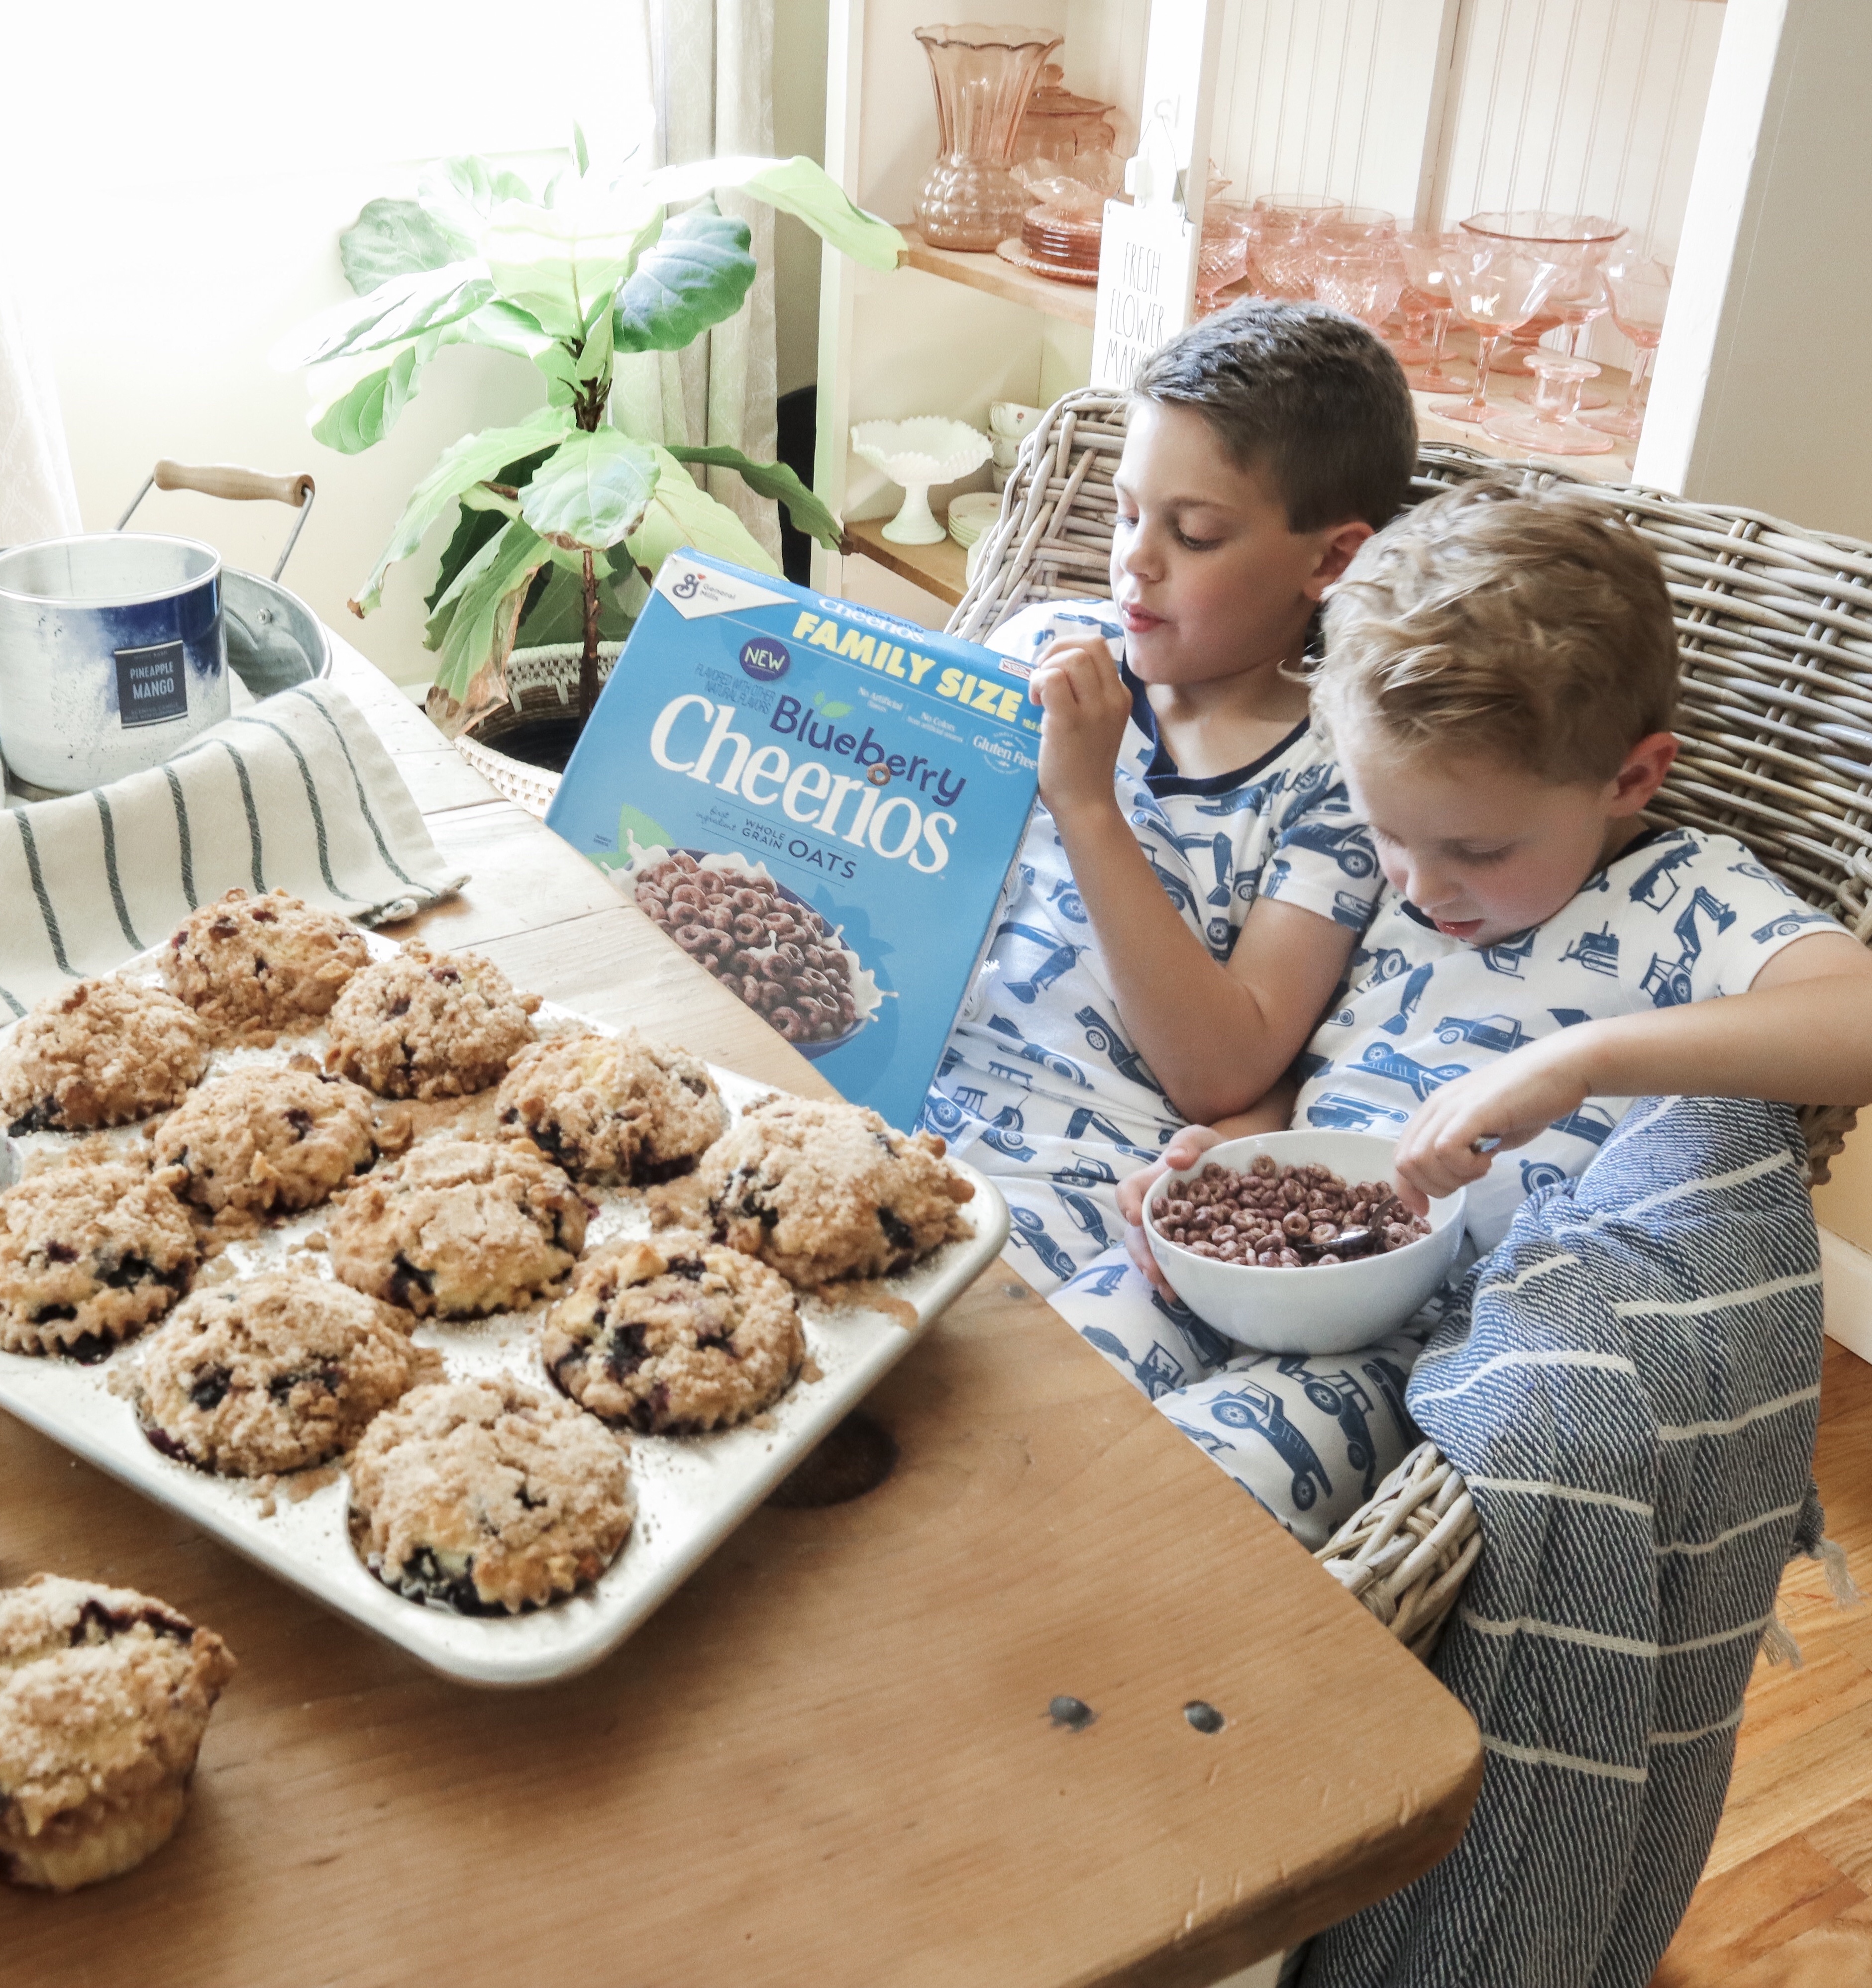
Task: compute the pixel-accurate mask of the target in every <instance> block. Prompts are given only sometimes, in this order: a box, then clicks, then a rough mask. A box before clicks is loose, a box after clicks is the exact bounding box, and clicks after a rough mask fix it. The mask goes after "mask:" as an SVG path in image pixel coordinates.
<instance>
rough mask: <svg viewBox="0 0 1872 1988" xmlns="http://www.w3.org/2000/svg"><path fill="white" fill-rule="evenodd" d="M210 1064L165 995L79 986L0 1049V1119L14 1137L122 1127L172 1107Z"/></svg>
mask: <svg viewBox="0 0 1872 1988" xmlns="http://www.w3.org/2000/svg"><path fill="white" fill-rule="evenodd" d="M207 1067H208V1031H207V1030H206V1029H205V1028H204V1027H203V1026H201V1022H200V1020H199V1019H198V1018H197V1016H195V1013H194V1011H193V1010H192V1009H189V1008H186V1007H184V1006H183V1004H182V1003H181V1002H180V1001H178V1000H177V999H176V998H175V996H174V995H173V994H165V993H164V992H163V991H162V989H161V988H160V987H139V986H134V985H133V983H132V982H130V981H127V980H116V979H111V978H110V976H109V975H103V976H100V978H98V979H93V980H80V981H77V982H74V983H73V985H72V986H69V987H67V988H66V989H63V991H62V992H59V993H56V994H49V995H48V996H46V999H44V1000H43V1001H42V1002H39V1005H38V1006H36V1007H35V1008H34V1009H32V1012H31V1013H29V1015H27V1016H26V1017H25V1019H24V1020H23V1021H22V1022H21V1023H20V1024H19V1026H18V1027H17V1028H15V1029H14V1031H13V1033H12V1037H11V1038H10V1040H8V1042H7V1043H5V1045H4V1046H0V1120H4V1121H5V1123H6V1127H7V1129H8V1131H10V1132H13V1133H16V1134H17V1133H24V1132H90V1131H96V1130H97V1129H98V1128H100V1127H102V1126H105V1125H128V1124H132V1123H133V1122H134V1121H136V1120H137V1119H139V1118H147V1117H149V1115H150V1114H151V1112H153V1111H166V1110H168V1107H170V1106H171V1104H180V1103H181V1100H182V1097H183V1095H184V1093H185V1092H186V1091H187V1090H188V1087H189V1086H190V1085H191V1084H193V1083H194V1082H195V1080H196V1078H197V1077H199V1076H200V1075H201V1073H202V1071H203V1070H205V1069H206V1068H207Z"/></svg>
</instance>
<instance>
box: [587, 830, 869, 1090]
mask: <svg viewBox="0 0 1872 1988" xmlns="http://www.w3.org/2000/svg"><path fill="white" fill-rule="evenodd" d="M619 874H620V875H621V876H622V877H624V878H625V879H626V880H627V881H628V883H629V885H630V888H631V894H632V896H633V897H634V898H635V900H636V901H637V906H638V910H640V911H642V912H643V913H644V914H645V915H646V916H647V917H648V918H651V919H652V921H654V922H655V924H656V925H658V926H660V927H661V928H662V930H663V931H665V932H667V933H668V934H669V936H670V937H671V938H672V939H674V940H675V942H676V943H677V945H679V946H681V947H682V950H683V951H684V952H686V953H687V954H688V955H689V957H690V958H692V959H693V960H694V961H695V962H696V964H697V965H699V966H703V967H706V969H708V971H709V972H710V973H712V974H713V975H714V976H715V978H716V979H717V980H719V981H720V982H721V983H722V985H723V986H724V987H726V988H727V989H729V991H730V992H731V993H733V994H735V995H736V996H739V998H740V999H741V1000H742V1001H743V1002H746V1005H747V1006H749V1007H750V1008H752V1009H753V1010H754V1011H755V1012H756V1013H757V1014H759V1015H761V1016H764V1017H765V1019H767V1021H768V1022H769V1023H771V1024H772V1026H774V1028H775V1029H777V1030H778V1031H779V1032H780V1034H781V1035H783V1036H785V1037H786V1039H787V1041H788V1042H790V1043H792V1044H793V1046H794V1048H795V1049H797V1050H799V1052H800V1053H801V1055H802V1056H804V1057H809V1058H812V1059H814V1060H817V1059H818V1057H823V1056H828V1055H829V1054H830V1053H831V1052H832V1051H833V1050H836V1049H841V1048H843V1047H844V1046H845V1044H846V1043H848V1042H850V1041H851V1039H852V1037H853V1036H855V1035H856V1034H857V1033H858V1031H859V1029H862V1028H863V1027H864V1026H865V1023H867V1022H868V1021H870V1020H871V1019H872V1018H873V1017H874V1016H875V1015H876V1014H877V1012H878V1009H880V1008H881V1007H882V1006H883V1005H884V996H883V993H882V990H881V989H879V987H878V982H877V979H876V976H875V975H873V974H872V972H871V970H870V969H868V967H867V966H866V965H865V963H864V962H863V961H862V960H861V959H860V958H858V955H857V954H856V953H855V952H853V951H852V950H851V947H850V946H848V945H846V944H845V937H844V933H843V930H842V928H834V927H832V926H831V925H828V924H827V923H826V921H825V919H824V917H823V916H821V914H820V913H819V912H818V911H816V910H814V908H813V907H812V906H811V904H808V903H807V901H806V900H805V899H804V898H802V897H801V895H800V894H799V893H798V892H797V891H790V890H789V889H788V888H787V886H786V885H785V884H782V883H779V882H777V881H775V879H774V877H771V876H770V875H769V874H768V873H767V866H766V864H763V863H750V861H749V860H747V858H746V857H744V856H740V855H736V854H726V855H714V854H710V853H709V851H708V850H703V849H667V848H664V847H661V846H657V847H651V848H648V849H645V848H641V847H638V845H637V844H635V843H633V844H631V860H630V861H629V862H628V864H626V865H625V866H624V867H623V868H622V869H621V871H620V872H619Z"/></svg>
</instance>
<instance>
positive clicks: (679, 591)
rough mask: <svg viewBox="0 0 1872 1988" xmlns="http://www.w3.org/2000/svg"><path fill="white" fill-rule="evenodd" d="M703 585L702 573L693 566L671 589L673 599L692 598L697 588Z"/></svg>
mask: <svg viewBox="0 0 1872 1988" xmlns="http://www.w3.org/2000/svg"><path fill="white" fill-rule="evenodd" d="M701 585H702V575H701V574H700V573H698V572H697V571H696V570H695V568H694V567H693V566H692V567H691V568H690V569H689V571H688V572H687V573H685V574H684V575H683V576H682V578H681V579H680V580H678V581H677V582H676V583H675V585H674V586H673V587H671V589H670V590H669V591H670V594H671V597H672V599H675V600H694V599H695V597H696V589H697V588H698V587H700V586H701Z"/></svg>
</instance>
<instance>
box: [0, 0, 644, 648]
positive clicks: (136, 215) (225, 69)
mask: <svg viewBox="0 0 1872 1988" xmlns="http://www.w3.org/2000/svg"><path fill="white" fill-rule="evenodd" d="M632 12H633V10H631V9H630V8H625V7H619V8H595V9H587V10H584V11H582V12H580V13H579V14H578V15H577V16H576V19H575V22H574V24H573V26H572V32H573V35H574V38H575V40H576V49H575V50H573V49H569V48H568V46H567V39H566V32H565V25H566V24H564V23H561V24H560V27H559V28H558V29H557V31H556V32H555V33H554V34H553V35H552V36H551V37H550V38H549V35H548V33H547V29H549V27H550V26H552V25H553V21H554V19H555V18H556V17H551V16H548V15H544V14H539V13H529V12H527V10H525V9H523V8H516V7H515V6H513V5H511V4H508V5H496V4H494V0H449V4H446V5H444V4H442V0H392V4H388V5H387V4H384V0H377V4H375V5H364V4H363V0H324V3H323V4H322V5H320V6H318V7H317V8H307V7H304V6H298V5H283V4H279V0H271V4H266V0H247V4H245V5H231V4H222V0H215V4H205V0H171V5H168V6H164V7H161V8H151V7H149V6H147V5H134V6H133V5H126V4H124V0H103V4H102V5H92V6H90V7H85V8H79V7H72V6H67V7H63V8H52V7H44V8H31V9H29V8H25V7H15V8H10V9H8V11H7V16H6V27H5V42H6V51H5V65H4V71H3V72H0V73H4V76H5V95H6V102H5V114H4V117H3V118H0V186H3V187H4V188H5V189H6V193H5V204H4V206H3V207H0V258H4V259H5V264H6V266H7V268H8V272H9V276H10V277H11V279H12V282H13V284H14V286H15V287H16V288H17V289H19V292H21V293H22V296H23V297H24V298H25V299H26V301H27V302H28V303H29V306H31V307H32V309H33V311H34V314H35V316H36V320H37V322H38V323H39V327H40V329H41V331H42V334H43V336H45V338H46V340H47V341H48V343H49V345H50V347H51V348H52V354H53V357H54V360H55V363H56V371H57V376H58V381H59V394H60V397H61V400H62V402H63V410H64V415H65V421H66V429H67V431H68V434H69V439H70V443H71V449H72V455H73V467H74V470H75V472H76V479H77V485H78V492H79V498H80V504H81V505H82V507H83V513H84V520H85V524H86V528H87V529H109V528H110V526H112V525H113V524H114V523H115V522H116V520H117V515H118V513H119V512H120V511H121V510H122V509H123V507H124V505H125V504H127V502H129V501H130V498H131V496H132V495H134V493H135V492H136V489H137V485H139V484H140V482H142V480H143V478H144V477H145V476H146V475H147V474H148V473H149V470H150V467H151V464H152V463H153V462H154V461H155V459H156V458H157V457H158V456H161V455H168V456H172V457H174V458H178V459H180V460H182V461H184V462H186V461H195V462H247V463H251V464H253V465H256V466H258V467H260V468H266V469H272V470H294V469H301V468H303V469H309V470H310V471H311V472H313V475H314V476H315V477H316V478H317V480H318V485H319V494H318V498H317V503H316V505H315V508H314V509H313V516H312V519H311V521H310V523H309V524H308V525H307V526H306V532H305V536H304V537H303V539H301V540H300V545H299V549H297V551H296V552H295V553H294V554H293V563H292V564H291V566H289V567H288V569H287V570H286V575H285V579H286V583H287V584H288V585H289V586H291V587H293V588H294V589H295V590H296V591H298V592H299V593H301V594H303V596H304V597H306V600H309V601H310V603H311V604H312V606H313V607H314V608H315V609H316V610H317V612H318V613H319V614H321V615H322V616H323V617H324V619H325V620H327V621H329V622H331V623H333V624H334V625H338V626H340V627H343V628H344V632H345V633H346V634H347V636H348V637H350V639H351V640H352V641H354V642H355V643H356V644H357V646H358V647H361V648H362V649H363V650H364V652H365V653H366V654H367V655H369V656H370V657H371V658H372V659H373V660H374V661H376V662H377V663H378V664H381V666H382V667H383V668H385V669H387V670H388V671H390V672H391V674H393V675H394V676H397V677H398V678H401V679H404V680H408V681H417V680H421V678H425V677H426V676H427V675H428V673H429V668H430V664H431V660H432V659H431V658H430V657H429V655H428V652H427V651H425V650H424V649H422V648H421V646H420V638H421V624H422V617H423V612H424V610H423V609H422V606H421V595H422V593H423V592H424V591H425V589H426V587H428V584H429V583H430V574H431V572H432V566H433V559H434V553H435V550H436V549H437V548H436V547H435V546H432V547H431V548H429V549H428V556H426V557H425V558H424V559H423V560H418V561H416V562H414V563H412V566H411V567H409V568H405V569H404V570H399V571H398V573H394V575H393V576H392V577H391V582H390V584H389V587H388V589H387V590H386V593H385V597H384V607H382V608H381V609H380V610H378V612H377V614H374V615H373V616H372V617H371V618H370V620H367V621H365V622H362V623H360V622H357V621H356V620H353V619H352V617H350V616H349V615H348V614H346V612H345V608H344V603H345V600H346V598H347V596H348V595H349V594H350V593H352V592H354V590H356V588H357V586H358V584H359V583H360V582H361V580H363V578H364V575H365V574H366V573H367V572H368V571H369V570H370V568H371V564H372V563H373V561H374V559H375V558H376V556H377V552H378V549H380V547H381V545H382V543H383V542H384V539H385V538H386V537H387V536H388V533H389V530H390V527H391V523H392V522H393V521H394V518H395V516H396V514H397V512H398V509H400V508H401V504H402V502H403V499H404V498H405V495H407V494H408V490H409V488H410V486H411V484H412V483H413V482H415V480H416V478H418V476H419V475H421V473H422V472H423V471H424V470H425V469H426V468H428V465H429V464H430V463H431V462H432V461H433V460H434V458H435V455H436V454H437V453H438V451H439V450H440V449H441V448H442V447H443V446H445V445H446V444H447V443H449V442H450V441H454V440H455V439H456V438H458V437H459V436H460V435H461V434H463V433H465V432H467V431H469V430H470V429H472V428H479V427H483V426H486V425H489V424H493V423H497V422H500V421H508V420H512V419H514V418H517V417H519V416H520V414H523V413H524V412H526V411H527V410H528V409H529V408H530V407H533V406H536V405H537V404H538V403H539V401H540V398H541V394H540V388H539V387H538V385H537V375H536V374H534V373H533V369H532V368H531V367H530V366H527V365H526V364H525V363H523V362H522V361H520V360H512V359H506V358H503V357H500V356H499V355H497V354H494V353H482V352H475V351H467V350H459V349H456V350H449V351H447V352H445V353H442V355H441V357H439V358H438V360H437V362H436V364H435V367H434V369H433V370H432V372H431V374H429V375H428V383H427V384H425V387H424V390H423V393H422V394H421V397H420V398H419V399H418V401H416V403H415V405H414V406H413V407H411V409H410V410H409V411H408V413H407V414H405V417H404V418H403V421H401V424H399V426H398V428H397V429H396V430H395V431H394V432H393V434H391V437H390V438H389V439H388V441H385V442H384V443H381V444H380V445H378V447H377V448H375V449H374V450H371V451H368V452H367V454H365V455H361V456H355V457H344V456H340V455H335V454H333V452H332V451H330V450H328V449H325V448H320V446H319V445H318V444H317V443H316V442H314V441H313V440H312V438H311V437H310V434H308V433H307V431H306V426H305V415H306V407H307V404H308V402H307V391H306V384H305V382H304V381H303V379H302V378H301V377H298V376H296V375H293V374H279V373H276V372H274V371H273V370H271V368H270V367H269V366H268V364H267V363H266V353H267V351H268V350H269V347H271V346H272V345H273V343H274V341H275V340H276V339H278V338H279V336H280V335H281V334H282V333H284V332H285V331H286V330H289V328H290V327H291V326H294V325H295V324H297V323H300V321H301V320H303V319H305V318H306V317H307V316H310V315H311V314H312V313H313V312H315V311H317V310H318V309H320V308H321V307H323V306H325V305H327V304H328V303H333V302H335V301H336V300H337V299H340V298H341V297H343V296H346V295H348V292H347V289H346V288H345V285H344V279H343V277H342V276H341V274H340V270H339V267H338V258H337V237H338V235H339V233H340V231H341V230H342V229H343V228H345V227H347V225H349V224H350V221H352V220H353V219H354V218H355V217H356V215H357V211H358V209H359V208H360V207H361V205H363V203H364V201H366V200H367V199H370V198H372V197H373V196H374V195H377V194H400V193H407V192H408V191H412V190H413V187H414V184H415V177H416V175H417V172H418V169H419V167H420V165H421V163H422V162H424V161H427V160H428V159H430V158H432V157H436V156H438V155H442V154H449V153H451V152H461V151H469V150H478V151H502V152H506V153H513V154H537V153H540V152H543V151H544V150H547V148H553V147H564V145H565V144H567V140H568V137H569V133H570V122H571V120H572V119H573V118H574V117H577V118H579V119H580V120H581V122H582V123H584V127H585V130H586V131H587V134H589V135H590V136H591V137H592V139H593V140H594V143H597V142H600V141H602V140H605V139H607V138H617V137H621V134H622V132H623V131H624V130H626V129H628V128H629V127H630V125H631V120H632V118H633V117H634V115H635V114H637V113H638V106H641V104H642V103H644V102H645V100H646V93H645V80H646V76H647V66H646V63H645V59H644V56H643V55H642V53H641V50H640V49H638V48H637V47H636V46H634V45H633V40H632V36H631V33H630V32H629V30H628V23H629V20H630V17H631V14H632ZM512 163H513V164H514V165H515V166H516V170H519V171H521V172H522V173H523V174H529V175H530V176H533V177H536V178H537V179H538V180H542V181H543V178H544V177H546V175H547V171H550V166H549V165H548V164H547V162H546V161H543V160H539V159H537V158H523V159H515V160H513V161H512ZM3 472H4V465H0V473H3ZM137 522H138V524H139V525H143V526H149V527H151V528H154V529H171V530H175V531H181V532H188V533H191V534H194V535H195V536H201V537H204V538H206V539H209V540H211V541H212V543H215V544H217V545H218V546H220V548H221V549H222V552H223V553H224V554H225V556H226V557H227V559H228V560H229V561H230V563H232V564H235V565H236V566H246V567H249V568H252V569H256V570H259V571H262V572H266V571H269V570H271V567H272V564H273V557H274V556H275V553H276V550H277V549H278V547H279V545H280V543H282V541H283V537H284V534H285V532H286V527H287V525H288V523H289V513H288V512H286V511H285V510H284V509H282V508H280V507H279V506H278V505H270V504H266V505H228V504H217V503H215V502H211V501H210V500H209V499H205V498H198V497H195V496H192V495H188V494H186V493H177V494H174V495H168V496H164V495H158V494H154V493H153V494H152V495H151V498H150V499H148V500H147V502H146V503H145V505H144V508H143V509H142V510H141V511H140V512H139V513H138V514H137Z"/></svg>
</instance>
